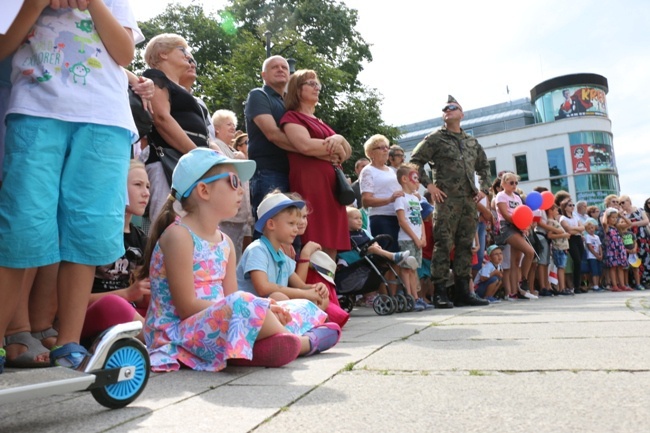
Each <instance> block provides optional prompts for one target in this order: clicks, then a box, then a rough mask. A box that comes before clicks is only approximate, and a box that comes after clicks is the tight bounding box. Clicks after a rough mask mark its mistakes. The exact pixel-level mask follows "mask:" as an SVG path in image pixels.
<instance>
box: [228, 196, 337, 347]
mask: <svg viewBox="0 0 650 433" xmlns="http://www.w3.org/2000/svg"><path fill="white" fill-rule="evenodd" d="M304 206H305V202H304V201H302V200H291V199H290V198H289V197H287V196H286V195H285V194H282V193H281V192H277V191H276V192H271V193H269V194H267V196H266V197H265V198H264V200H262V202H261V203H260V205H259V206H258V208H257V217H258V220H257V222H256V223H255V230H257V231H258V232H260V233H262V237H260V238H259V239H257V240H255V241H253V242H252V243H251V244H250V245H249V246H248V247H247V248H246V251H244V254H242V257H241V260H240V262H239V265H238V266H237V285H238V286H239V290H241V291H244V292H248V293H252V294H254V295H256V296H261V297H263V298H271V299H274V300H275V301H279V305H281V306H282V307H284V308H287V309H288V310H289V312H290V314H291V315H292V317H293V320H292V322H293V323H291V324H289V325H288V326H287V327H288V329H289V330H291V332H292V333H294V334H296V335H306V336H308V337H309V343H310V344H309V345H308V346H304V347H303V349H302V350H301V352H300V354H301V355H311V354H314V353H318V352H323V351H325V350H327V349H329V348H331V347H333V346H334V345H335V344H336V343H338V340H339V338H340V336H341V328H340V327H339V326H338V325H337V324H335V323H332V322H328V323H324V322H325V320H326V319H327V315H326V314H325V313H324V312H323V311H322V310H324V309H326V308H327V306H328V304H329V290H328V288H327V286H325V285H324V284H323V283H316V284H307V283H305V282H304V281H303V280H302V279H301V278H300V277H299V276H298V275H297V274H296V272H295V269H296V262H295V261H294V260H293V259H291V258H289V257H287V255H286V254H284V252H283V251H282V248H281V247H282V245H283V244H291V243H292V242H293V240H294V239H295V238H296V236H297V235H298V223H299V221H300V219H301V209H302V208H303V207H304ZM319 307H320V308H321V309H319Z"/></svg>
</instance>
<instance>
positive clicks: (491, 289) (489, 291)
mask: <svg viewBox="0 0 650 433" xmlns="http://www.w3.org/2000/svg"><path fill="white" fill-rule="evenodd" d="M499 287H501V280H496V281H495V282H494V283H492V284H490V285H489V286H487V288H486V289H485V297H486V298H489V297H494V295H496V293H497V290H499Z"/></svg>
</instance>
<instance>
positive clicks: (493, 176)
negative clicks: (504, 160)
mask: <svg viewBox="0 0 650 433" xmlns="http://www.w3.org/2000/svg"><path fill="white" fill-rule="evenodd" d="M488 162H489V163H490V182H494V179H496V178H497V160H496V159H491V160H489V161H488Z"/></svg>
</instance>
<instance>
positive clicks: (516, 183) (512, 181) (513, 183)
mask: <svg viewBox="0 0 650 433" xmlns="http://www.w3.org/2000/svg"><path fill="white" fill-rule="evenodd" d="M508 185H519V182H517V181H516V180H511V181H510V182H508Z"/></svg>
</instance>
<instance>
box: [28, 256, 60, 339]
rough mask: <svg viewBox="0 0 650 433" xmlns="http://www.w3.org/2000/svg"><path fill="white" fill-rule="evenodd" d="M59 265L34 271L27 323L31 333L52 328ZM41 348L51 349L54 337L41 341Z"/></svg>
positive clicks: (55, 306)
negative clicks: (29, 325)
mask: <svg viewBox="0 0 650 433" xmlns="http://www.w3.org/2000/svg"><path fill="white" fill-rule="evenodd" d="M58 273H59V264H58V263H55V264H53V265H49V266H41V267H40V268H38V269H37V270H36V277H35V279H34V283H33V284H32V291H31V294H30V296H29V323H30V324H31V328H32V332H42V331H45V330H47V329H50V328H51V327H52V324H53V323H54V318H55V317H56V308H57V302H56V277H57V274H58ZM41 343H43V346H45V347H47V348H49V349H51V348H52V347H53V346H54V345H55V344H56V337H49V338H44V339H43V340H41Z"/></svg>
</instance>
